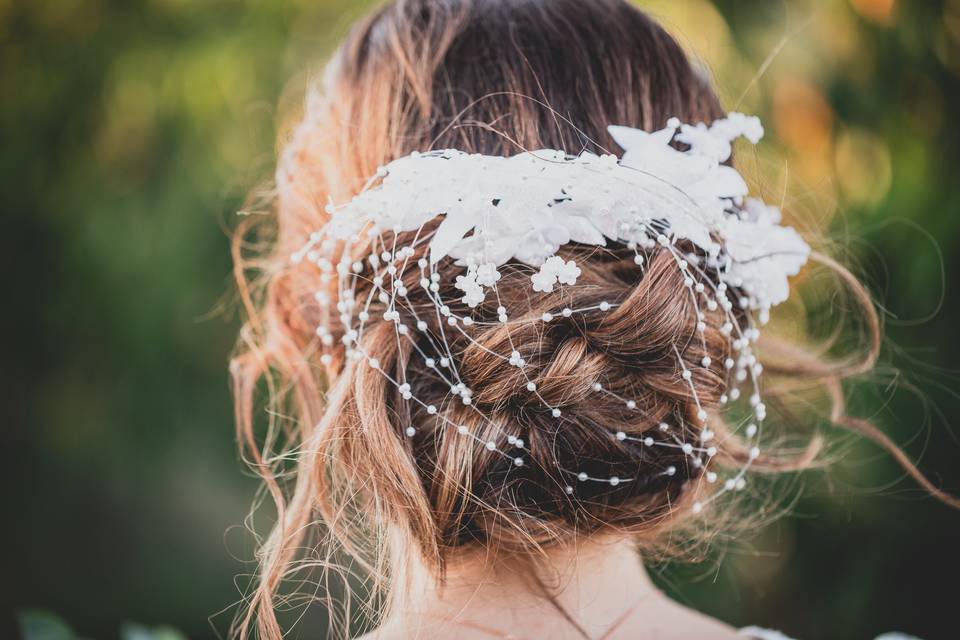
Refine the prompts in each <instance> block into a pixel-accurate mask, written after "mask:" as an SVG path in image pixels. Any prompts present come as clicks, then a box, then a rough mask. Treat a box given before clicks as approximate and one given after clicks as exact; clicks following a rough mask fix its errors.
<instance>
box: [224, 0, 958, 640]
mask: <svg viewBox="0 0 960 640" xmlns="http://www.w3.org/2000/svg"><path fill="white" fill-rule="evenodd" d="M761 135H762V127H761V125H760V123H759V121H757V120H756V119H755V118H750V117H747V116H743V115H741V114H726V113H725V112H724V110H723V109H722V108H721V106H720V104H719V101H718V99H717V96H716V95H715V93H714V91H713V89H712V88H711V86H710V84H709V82H708V80H707V79H706V77H705V75H704V74H703V73H702V72H701V71H699V70H698V69H696V68H694V66H692V65H691V63H690V62H689V61H688V60H687V58H686V57H685V55H684V53H683V52H682V51H681V49H680V47H679V46H678V45H677V43H676V42H675V41H674V40H673V39H672V38H671V37H670V36H669V35H667V34H666V33H665V32H664V31H663V29H661V28H660V27H659V26H658V25H656V24H655V23H654V22H652V21H651V20H650V19H649V18H648V17H647V16H645V15H644V14H643V13H641V12H640V11H638V10H636V9H635V8H633V7H631V6H630V5H628V4H627V3H626V2H623V1H622V0H591V1H590V2H584V1H582V0H522V1H521V0H515V1H510V0H399V1H396V2H393V3H390V4H387V5H386V6H384V7H383V8H381V9H380V10H378V11H377V12H375V13H374V14H373V15H371V16H370V17H368V18H367V19H365V20H363V21H362V22H361V23H360V24H358V25H357V26H356V27H355V28H354V29H353V31H352V32H351V34H350V35H349V36H348V38H347V39H346V41H345V42H344V43H343V44H342V45H341V47H340V49H339V50H338V52H337V54H336V55H335V56H334V58H333V60H332V61H331V63H330V64H329V67H328V69H327V73H326V74H325V76H324V80H323V83H322V87H320V88H319V89H318V90H317V91H315V92H313V93H312V94H311V95H310V100H309V103H308V108H307V113H306V115H305V117H304V120H303V122H302V123H301V124H300V125H299V127H298V128H297V130H296V132H295V134H294V136H293V137H292V139H291V140H290V141H289V143H288V144H287V145H286V148H285V150H284V153H283V155H282V159H281V162H280V166H279V169H278V172H277V180H278V183H277V191H278V196H279V197H278V217H277V226H276V236H275V237H274V238H271V240H270V243H269V247H270V249H269V251H268V252H267V254H266V255H267V258H266V260H265V261H264V262H261V263H259V264H258V265H257V266H258V267H259V268H261V269H262V270H263V280H264V284H265V288H264V294H263V296H261V297H260V298H256V297H255V296H253V295H252V293H251V289H250V287H249V286H248V284H247V283H246V281H245V280H244V277H243V274H244V269H245V267H246V262H245V257H244V253H243V251H242V250H241V249H242V248H243V244H242V243H243V241H245V240H246V239H247V238H248V235H247V233H246V229H243V230H241V231H240V233H238V235H237V244H236V258H237V264H238V274H240V288H241V293H242V294H243V296H244V300H245V302H246V303H247V307H248V311H249V313H250V320H249V322H248V323H247V325H246V326H245V328H244V331H243V334H242V353H241V354H240V355H239V356H238V357H237V358H236V360H235V361H234V363H233V375H234V381H235V391H236V397H237V414H238V424H239V434H240V437H241V440H242V442H243V444H244V449H245V451H246V452H247V454H248V455H249V456H250V458H251V464H252V465H253V467H254V469H255V470H256V471H257V472H258V473H259V474H261V475H262V477H263V479H264V481H265V486H266V489H267V491H268V492H269V494H270V496H271V498H272V499H273V501H274V502H275V504H276V508H277V510H278V514H279V521H278V524H277V525H276V527H275V528H274V530H273V531H272V533H271V535H270V536H269V537H268V538H267V539H266V540H265V541H264V542H263V545H262V549H261V556H260V573H259V579H258V582H257V584H256V587H255V588H254V590H253V591H252V593H250V594H249V598H248V602H247V604H248V607H247V608H246V609H245V610H244V612H243V614H242V615H241V616H240V617H239V618H238V621H237V626H236V629H235V632H236V635H237V636H239V637H246V636H249V635H253V634H257V635H258V636H260V637H265V638H280V637H281V635H282V633H283V629H282V628H281V625H280V623H279V622H278V619H277V610H279V609H282V608H283V607H284V606H285V605H286V604H287V603H288V598H289V597H290V595H289V594H288V593H287V592H286V591H285V590H284V582H285V581H297V580H308V581H312V580H316V576H315V575H311V574H310V572H311V571H314V570H317V571H320V572H321V573H322V575H323V576H324V577H325V578H326V579H327V580H329V579H330V578H331V577H332V576H337V575H339V576H340V577H341V578H343V580H344V582H343V584H342V585H341V586H340V587H334V588H333V590H332V591H331V592H330V593H329V602H328V604H329V605H330V606H331V611H332V612H333V613H337V614H338V615H339V616H340V618H335V619H334V624H333V627H334V629H335V631H336V632H337V633H338V634H343V635H345V634H347V633H348V628H349V626H350V622H351V621H353V620H354V619H355V616H357V615H358V614H362V615H365V616H366V617H368V618H372V619H373V620H375V621H376V623H377V627H376V628H375V629H374V630H373V631H370V632H369V634H368V636H365V637H369V638H379V639H383V640H389V639H393V638H446V637H457V638H498V637H499V638H542V637H557V638H728V637H735V636H740V637H744V636H746V637H774V636H773V635H770V634H771V632H764V631H761V630H758V629H752V630H751V629H748V630H742V631H737V630H734V629H732V628H730V627H728V626H727V625H725V624H723V623H721V622H719V621H717V620H713V619H710V618H707V617H705V616H703V615H701V614H698V613H697V612H695V611H692V610H690V609H687V608H685V607H682V606H680V605H678V604H676V603H673V602H671V601H670V600H668V599H667V598H666V597H665V596H663V595H662V594H661V593H659V592H658V591H657V590H656V589H655V588H654V587H653V586H652V584H651V582H650V580H649V578H648V577H647V575H646V573H645V571H644V568H643V564H642V562H641V558H642V557H643V555H645V554H658V555H662V554H663V553H669V552H673V553H676V552H683V553H690V552H691V550H692V549H694V548H695V547H696V546H697V544H698V543H701V542H705V541H706V540H707V539H709V537H710V536H711V535H712V534H713V533H715V532H717V531H729V530H730V529H732V528H739V527H744V526H746V525H748V524H750V523H752V522H753V521H754V520H755V519H756V517H755V516H756V512H754V515H753V516H751V514H750V513H749V512H745V511H744V510H737V509H736V504H737V503H738V498H739V497H740V496H742V495H744V490H745V489H746V488H748V487H749V486H750V483H751V482H752V481H753V479H754V478H755V474H756V473H763V472H766V473H772V472H777V471H784V470H793V469H798V468H805V467H808V466H810V465H812V464H814V462H815V461H816V460H817V453H818V449H819V445H820V442H819V439H814V440H813V441H812V442H810V443H808V446H806V447H805V449H803V450H802V451H801V452H800V453H795V452H794V453H793V454H788V453H787V452H785V451H782V450H779V451H778V449H777V447H776V444H775V441H776V433H777V431H776V429H775V427H776V426H777V422H778V421H777V419H776V418H777V416H770V417H768V416H767V413H768V408H767V402H768V401H769V399H771V398H776V399H777V400H778V401H779V402H778V406H781V405H789V398H788V396H787V391H788V389H793V390H795V389H797V388H798V385H799V386H803V385H806V386H808V387H809V386H811V383H812V384H813V385H814V386H816V387H818V388H820V389H821V390H822V391H823V392H825V393H826V394H827V396H828V397H829V398H830V399H832V401H833V403H834V408H833V412H832V416H831V419H832V421H833V422H834V423H835V424H836V425H838V426H846V427H850V428H854V429H857V430H860V431H861V432H864V433H866V434H867V435H870V436H872V437H875V438H877V439H879V440H880V441H881V443H882V444H884V445H885V446H887V447H888V449H890V450H891V451H894V452H895V454H896V455H897V456H898V457H899V458H900V459H901V461H903V462H904V464H905V466H906V467H907V468H908V470H910V471H911V473H913V474H914V475H915V477H917V478H918V480H919V481H920V482H922V483H923V484H924V486H925V487H927V488H928V489H929V490H930V491H931V492H934V493H937V494H938V495H941V497H943V498H944V499H945V500H952V499H950V498H948V497H946V496H942V494H939V493H938V492H937V491H936V489H934V488H933V487H932V486H930V485H929V483H927V482H926V480H924V479H923V478H922V477H921V476H919V474H917V473H916V471H915V469H914V468H913V467H912V466H911V465H910V464H909V462H908V461H906V459H905V458H903V457H902V454H900V453H899V452H897V451H896V448H895V447H893V445H891V444H890V443H889V442H888V441H886V440H885V439H883V437H882V435H881V434H879V433H878V432H876V431H875V430H874V429H873V428H872V427H871V426H870V425H869V424H867V423H864V422H862V421H858V420H855V419H853V418H849V417H847V416H845V415H844V413H843V407H842V393H841V391H840V386H839V385H840V381H841V380H842V379H843V378H845V377H848V376H852V375H856V374H859V373H863V372H865V371H868V370H869V369H870V367H871V366H872V363H873V361H874V358H875V356H876V352H877V349H878V344H879V324H878V320H877V316H876V313H875V311H874V309H873V307H872V305H871V302H870V299H869V296H868V294H867V293H866V292H865V291H864V289H863V288H862V287H861V286H860V285H859V284H858V283H857V281H856V280H855V279H854V278H853V277H852V276H851V275H850V274H849V272H847V271H846V270H844V269H843V268H842V267H840V266H839V265H837V264H836V263H834V262H833V261H831V260H830V259H829V258H826V257H825V256H822V255H819V254H817V253H816V252H811V250H810V248H809V246H808V245H807V243H806V242H805V241H804V240H803V239H802V238H801V237H800V236H799V234H798V233H797V232H796V231H794V230H793V229H791V228H789V227H785V226H782V225H780V224H779V211H777V210H776V208H774V207H770V206H768V205H765V204H764V203H762V202H761V201H759V200H757V199H755V198H751V197H749V194H748V193H747V186H746V184H745V182H744V181H743V179H742V177H741V176H740V175H739V173H737V172H736V171H735V170H734V169H733V166H732V162H731V144H732V142H733V141H734V140H736V139H738V138H741V137H742V138H746V139H747V140H748V141H749V142H752V143H756V142H757V140H758V139H759V138H760V136H761ZM614 153H615V154H616V155H612V154H614ZM617 156H620V157H619V158H618V157H617ZM808 261H810V262H819V263H821V264H823V265H826V266H827V267H828V268H830V269H832V270H834V271H835V273H836V274H837V275H838V278H839V280H840V281H841V282H842V283H843V284H844V285H846V286H847V287H848V288H849V289H850V290H851V291H852V293H853V295H854V297H855V299H856V300H857V301H858V302H859V303H860V304H861V305H862V307H863V309H862V315H863V317H864V318H865V325H866V328H867V330H868V332H869V335H870V336H871V339H870V344H869V347H868V348H867V349H866V350H865V352H864V353H862V354H854V355H852V356H851V357H850V358H848V359H845V360H843V361H841V362H826V361H821V360H820V359H818V358H817V357H816V356H815V355H812V354H814V353H816V350H814V349H807V348H804V347H803V346H802V345H800V344H797V343H796V342H793V343H791V342H787V341H783V340H777V339H776V338H775V337H774V336H773V335H769V336H768V335H767V334H766V332H765V333H764V336H763V338H761V337H760V327H761V325H763V324H765V323H766V321H767V319H768V315H769V312H770V310H771V308H773V307H774V306H776V305H777V304H779V303H781V302H783V301H784V300H785V299H786V298H787V294H788V286H787V282H788V278H789V277H790V276H793V275H796V274H797V273H798V272H799V270H800V269H801V268H802V267H803V266H804V265H805V264H806V263H807V262H808ZM255 298H256V299H255ZM758 345H759V346H758ZM760 353H762V355H763V362H761V361H760V359H759V358H758V356H759V354H760ZM263 376H267V378H268V380H269V381H270V382H271V392H272V393H273V396H274V400H275V401H277V402H278V403H284V402H287V403H288V406H285V407H284V408H283V409H282V411H283V412H286V413H288V414H290V415H292V416H293V418H292V419H291V420H290V421H282V422H281V421H273V422H271V424H270V425H269V426H268V429H267V433H266V436H265V437H264V438H261V437H258V436H257V435H255V433H254V424H253V394H254V389H255V386H256V383H257V381H258V380H259V379H260V378H261V377H263ZM761 377H762V378H763V380H764V384H763V385H762V386H761V384H760V381H761ZM761 390H762V392H763V393H762V395H761ZM771 411H772V410H771ZM781 422H782V421H781ZM290 425H295V426H290ZM765 425H770V426H771V429H770V430H772V431H773V433H774V434H775V435H774V438H768V437H766V436H765V435H764V433H763V432H764V428H765ZM318 536H321V537H322V539H320V540H317V537H318ZM310 548H313V549H314V551H312V552H305V551H304V550H305V549H310ZM317 550H319V551H317ZM354 575H356V576H362V577H364V578H366V579H367V580H368V582H367V589H366V590H365V593H366V594H367V595H366V596H364V597H363V598H356V597H354V598H351V597H349V595H350V593H351V585H353V587H352V588H353V590H357V587H356V580H355V579H354ZM327 587H328V588H329V582H328V583H327ZM338 589H346V592H347V595H348V597H347V598H346V599H345V601H344V602H340V601H339V596H338V594H337V593H334V592H336V591H338ZM316 591H317V589H316V588H315V587H314V588H309V589H308V588H304V589H300V591H299V593H300V595H303V594H304V593H306V594H309V593H316ZM334 600H337V601H336V602H334ZM358 609H359V610H358Z"/></svg>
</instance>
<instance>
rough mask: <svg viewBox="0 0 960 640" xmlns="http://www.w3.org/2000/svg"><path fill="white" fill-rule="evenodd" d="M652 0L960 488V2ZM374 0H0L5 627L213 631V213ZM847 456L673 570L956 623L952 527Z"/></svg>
mask: <svg viewBox="0 0 960 640" xmlns="http://www.w3.org/2000/svg"><path fill="white" fill-rule="evenodd" d="M641 4H642V6H645V7H647V8H648V9H649V10H650V11H651V12H652V13H653V14H655V15H656V16H659V17H660V18H662V20H663V22H664V24H665V25H666V26H667V27H668V28H669V29H670V30H671V31H672V32H674V33H675V34H677V36H678V37H679V38H680V39H681V41H682V42H683V43H684V45H685V46H686V47H688V48H689V49H690V50H691V51H693V52H695V54H696V55H697V56H698V57H699V58H700V60H701V61H702V62H703V64H704V65H706V67H708V68H709V69H710V70H711V72H712V74H713V75H714V77H715V78H716V83H717V86H718V90H719V92H720V95H721V97H722V98H723V101H724V104H725V105H726V106H727V107H728V108H731V109H732V108H734V107H737V108H740V109H742V110H745V111H748V112H753V113H757V114H759V115H761V116H762V117H763V118H764V121H765V122H766V123H767V129H768V137H767V139H766V141H765V142H764V143H763V145H762V153H761V154H760V155H759V156H758V157H756V158H750V160H749V162H747V163H746V165H747V166H746V167H745V169H746V170H747V171H748V173H750V174H751V176H753V177H754V178H755V180H756V181H757V183H758V184H759V186H760V188H761V189H763V191H764V195H765V197H767V198H768V199H770V200H773V201H775V202H782V203H783V205H784V207H785V209H786V211H787V212H788V214H789V215H791V216H792V219H793V220H794V221H796V222H797V223H798V224H802V225H803V226H804V228H805V229H807V230H809V231H820V232H823V233H826V234H827V235H828V236H829V237H830V238H833V239H834V240H836V241H837V242H839V243H840V245H841V246H842V247H845V248H844V249H838V250H840V253H841V255H843V256H844V258H845V259H846V260H849V261H854V262H855V263H856V264H857V265H858V268H859V270H860V273H861V274H862V276H863V277H864V279H865V280H866V281H867V282H868V283H869V285H870V286H871V288H872V290H873V291H874V293H875V294H876V295H877V297H878V299H879V300H880V301H881V302H882V303H883V305H884V307H885V309H886V311H887V332H888V335H889V339H890V342H889V344H888V345H887V346H886V348H885V354H884V358H883V367H882V372H881V375H880V376H878V379H877V381H876V383H875V384H872V385H862V386H861V387H859V388H858V389H857V392H856V395H855V398H854V400H853V401H852V409H853V410H854V411H856V412H858V413H859V414H861V415H868V416H872V417H875V418H876V419H877V420H878V421H879V422H880V423H881V424H882V425H883V426H884V428H885V429H886V430H887V432H888V433H889V434H890V435H891V436H892V437H894V438H895V439H896V440H897V442H899V443H901V444H903V445H904V446H905V448H906V449H907V451H908V452H909V453H910V454H911V456H913V457H914V458H919V459H920V460H921V466H922V468H923V469H924V470H925V471H927V472H928V473H930V474H931V475H932V476H933V477H934V478H935V480H936V482H938V483H939V484H942V485H943V486H945V487H948V488H952V489H954V490H956V489H958V488H960V465H958V464H957V461H958V460H960V455H958V454H960V444H958V440H957V439H956V437H955V436H954V434H953V433H952V432H951V431H950V429H951V426H952V425H956V424H958V421H957V420H956V416H957V415H958V414H960V399H958V397H957V393H958V391H960V383H958V379H960V378H958V372H957V363H958V362H960V346H958V341H957V340H956V328H957V325H958V323H960V293H957V287H958V284H960V268H958V261H960V172H958V169H957V167H958V162H960V126H958V125H957V123H956V122H955V118H956V117H957V115H958V114H960V0H950V1H947V2H939V1H935V0H923V1H921V0H913V1H909V2H908V1H899V2H898V1H896V0H816V1H815V0H808V1H805V2H804V1H800V2H797V1H790V2H786V1H782V2H772V1H771V2H753V1H746V0H742V1H737V0H724V1H718V2H716V3H709V2H706V1H700V0H673V1H668V0H661V1H659V2H649V3H641ZM369 6H370V3H369V2H353V1H348V0H300V1H280V0H247V1H241V0H235V1H228V0H114V1H113V2H108V1H107V0H47V1H36V0H0V92H2V100H0V131H2V137H0V187H2V188H0V203H2V213H3V227H2V229H3V231H2V238H3V242H4V246H5V249H4V250H3V252H2V260H3V262H2V264H3V266H4V268H3V283H4V285H3V286H4V289H5V291H6V294H5V295H4V296H3V300H4V301H6V303H5V304H4V305H3V307H4V311H3V314H2V317H3V323H4V328H3V332H2V336H3V340H2V345H3V346H2V347H0V348H2V350H3V358H2V369H0V372H2V373H0V375H2V384H0V389H2V393H3V398H4V400H3V404H2V406H3V408H4V410H5V414H4V420H3V430H2V434H3V436H2V444H3V449H2V452H3V456H4V458H5V461H4V465H3V467H4V470H5V471H7V472H8V474H9V475H8V477H7V479H6V480H5V482H4V485H3V486H4V492H5V495H4V500H3V507H4V515H3V519H2V524H0V530H2V531H3V533H4V534H5V535H9V536H10V540H9V542H8V543H7V544H5V545H3V547H2V548H3V549H4V550H5V552H6V553H5V556H6V557H5V558H4V559H3V561H2V565H0V566H2V569H0V576H2V577H0V636H2V637H16V634H17V633H18V632H17V631H15V620H17V619H18V618H19V619H20V620H21V621H22V622H23V623H24V624H25V625H26V627H27V628H29V629H32V630H33V631H31V635H30V636H29V637H31V638H40V637H46V638H51V639H54V638H68V637H71V635H70V631H69V629H68V627H69V628H72V629H73V630H74V631H75V632H76V634H77V635H78V636H81V637H86V638H114V637H120V636H121V635H122V636H123V637H124V638H144V639H145V638H150V637H153V638H177V637H180V634H182V635H183V636H186V637H190V638H206V637H213V636H214V635H215V633H216V631H217V630H220V631H223V630H224V629H225V627H226V626H227V623H228V621H229V617H230V613H229V607H230V605H231V603H233V602H235V600H236V599H237V597H238V595H239V592H238V589H237V586H236V584H235V578H236V577H237V576H238V574H241V573H243V572H245V571H248V570H249V568H250V567H249V565H246V564H244V563H243V562H242V560H244V559H249V558H250V556H251V540H250V538H249V536H248V535H247V534H245V533H244V532H243V531H242V530H241V529H240V527H239V525H241V523H242V521H243V518H244V516H245V514H246V513H247V511H248V509H249V506H250V502H251V499H252V497H253V493H254V490H255V488H256V483H255V482H254V481H253V480H252V479H251V478H250V477H249V476H248V475H247V474H246V473H245V472H244V469H243V467H242V466H241V465H240V464H239V463H238V461H237V455H236V453H235V448H234V444H233V441H232V429H233V426H232V417H231V399H230V395H229V391H228V386H227V375H226V362H227V358H228V354H229V352H230V350H231V348H232V345H233V341H234V337H235V334H236V329H237V326H238V317H237V313H236V305H235V303H234V299H233V296H232V293H231V292H232V289H231V279H230V275H229V274H230V268H231V267H230V259H229V253H228V242H227V229H229V228H231V227H232V226H233V225H234V217H235V212H236V211H237V209H238V208H239V207H240V205H241V204H242V202H243V199H244V197H245V195H246V194H247V193H248V192H249V191H250V190H251V189H253V188H254V187H256V186H258V185H261V184H263V182H264V181H265V180H266V179H268V178H269V176H270V173H271V170H272V165H273V161H274V158H275V149H276V139H277V136H278V131H283V130H284V129H285V127H286V126H287V125H288V124H289V122H290V121H291V119H292V118H295V117H296V115H297V112H298V109H299V103H300V99H301V97H302V95H303V87H304V84H305V82H306V79H307V77H308V76H309V75H310V73H311V72H316V71H317V70H318V69H319V67H320V65H321V63H322V60H323V58H324V56H325V55H326V54H328V53H329V51H330V50H331V48H332V47H333V46H334V45H335V43H336V41H337V39H338V38H339V37H340V36H341V35H342V34H343V33H344V32H345V30H346V29H347V28H348V26H349V24H350V23H351V22H352V20H354V19H355V18H356V17H358V16H359V15H361V14H362V13H363V12H364V11H365V10H366V9H367V8H368V7H369ZM895 368H896V370H898V371H899V373H895ZM911 385H916V387H917V388H919V389H921V390H922V394H921V395H917V394H915V393H913V392H912V391H911V388H912V387H911ZM845 451H846V453H845V456H844V459H843V461H842V462H841V463H839V464H838V465H837V466H836V467H834V468H833V469H831V471H830V473H829V474H827V475H823V474H815V475H812V476H810V477H809V478H808V479H807V480H806V489H805V491H804V497H803V498H802V499H801V500H800V501H799V502H798V503H797V504H796V505H795V506H794V507H793V511H794V513H795V515H793V516H791V517H788V518H786V519H783V520H781V521H780V522H778V523H777V524H775V525H773V526H771V527H769V528H767V529H765V530H763V531H758V532H757V537H756V538H755V539H753V540H750V541H745V544H740V545H736V546H735V547H734V548H733V549H731V550H729V552H728V553H726V554H724V555H723V556H722V557H720V559H719V560H718V562H719V564H717V562H714V563H711V564H709V565H701V566H695V567H683V566H668V567H657V568H655V571H656V574H657V576H658V580H659V581H660V582H661V584H663V585H664V586H665V587H666V588H667V589H668V590H669V592H670V593H671V594H673V595H674V596H676V597H678V598H680V599H681V600H682V601H684V602H686V603H688V604H691V605H693V606H696V607H698V608H700V609H701V610H703V611H705V612H707V613H709V614H711V615H715V616H717V617H719V618H721V619H723V620H726V621H728V622H730V623H732V624H735V625H744V624H760V625H764V626H769V627H773V628H778V629H781V630H783V631H784V632H786V633H788V634H790V635H792V636H796V637H799V638H808V639H813V638H872V637H874V635H875V634H877V633H879V632H882V631H891V630H902V631H907V632H910V633H913V634H916V635H918V636H920V637H923V638H927V639H928V640H929V639H933V638H956V637H958V632H957V628H958V624H957V610H956V599H957V593H958V588H957V586H956V584H957V581H956V577H957V576H958V575H960V514H957V513H956V512H951V511H949V510H948V509H947V508H946V507H943V506H941V505H940V504H938V503H936V502H934V501H932V500H931V499H928V498H926V497H924V495H923V494H922V492H920V491H919V490H917V489H916V487H915V486H914V485H913V484H912V483H911V482H909V481H905V480H902V478H901V475H902V474H901V473H900V472H899V471H898V470H897V468H896V467H895V465H893V463H891V461H890V460H889V459H888V458H887V457H886V456H885V455H883V454H882V453H880V452H879V450H878V449H876V448H875V447H873V446H872V445H869V444H866V443H860V444H857V445H855V446H852V447H850V448H848V449H845ZM222 609H227V611H228V613H225V614H221V615H217V612H218V611H220V610H222ZM43 632H46V633H50V634H53V635H47V636H43V635H38V634H39V633H43ZM298 634H299V636H300V637H305V638H308V637H322V630H321V629H320V628H311V627H310V623H309V622H308V623H307V624H306V625H305V626H302V627H298Z"/></svg>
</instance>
